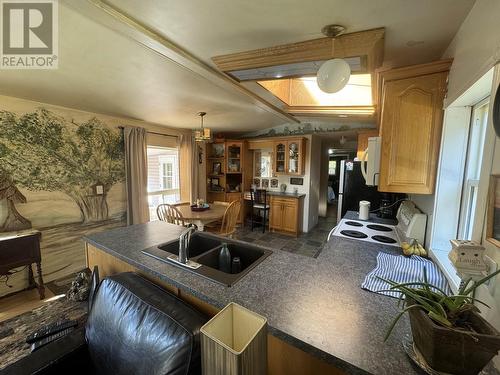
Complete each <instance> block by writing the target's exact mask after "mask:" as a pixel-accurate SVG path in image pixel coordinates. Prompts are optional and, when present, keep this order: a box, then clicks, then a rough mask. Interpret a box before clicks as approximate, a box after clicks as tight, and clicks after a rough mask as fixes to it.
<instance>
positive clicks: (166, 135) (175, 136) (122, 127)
mask: <svg viewBox="0 0 500 375" xmlns="http://www.w3.org/2000/svg"><path fill="white" fill-rule="evenodd" d="M118 129H120V130H123V129H125V127H124V126H119V127H118ZM146 133H148V134H155V135H162V136H164V137H172V138H179V136H178V135H170V134H163V133H156V132H149V131H147V130H146Z"/></svg>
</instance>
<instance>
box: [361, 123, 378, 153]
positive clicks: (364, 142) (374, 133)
mask: <svg viewBox="0 0 500 375" xmlns="http://www.w3.org/2000/svg"><path fill="white" fill-rule="evenodd" d="M370 137H378V130H370V131H365V132H359V133H358V154H357V157H358V159H361V158H362V157H363V155H364V153H365V150H366V148H367V147H368V138H370Z"/></svg>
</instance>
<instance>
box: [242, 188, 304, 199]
mask: <svg viewBox="0 0 500 375" xmlns="http://www.w3.org/2000/svg"><path fill="white" fill-rule="evenodd" d="M266 194H267V195H268V196H270V197H271V196H272V197H285V198H297V199H298V198H302V197H305V196H306V195H305V194H302V193H297V194H295V193H286V192H285V193H282V192H281V191H272V190H268V191H267V193H266ZM243 196H244V198H245V199H246V200H250V192H249V191H245V194H244V195H243Z"/></svg>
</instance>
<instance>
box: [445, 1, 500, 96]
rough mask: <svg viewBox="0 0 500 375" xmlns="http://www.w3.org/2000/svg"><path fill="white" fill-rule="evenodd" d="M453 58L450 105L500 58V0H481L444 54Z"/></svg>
mask: <svg viewBox="0 0 500 375" xmlns="http://www.w3.org/2000/svg"><path fill="white" fill-rule="evenodd" d="M449 57H451V58H453V59H454V60H453V65H452V67H451V71H450V77H449V83H448V95H447V98H446V102H445V103H446V105H448V104H450V103H452V102H454V101H455V100H456V99H457V98H458V97H459V96H460V95H462V94H463V93H464V92H465V91H466V90H467V89H468V88H469V87H470V86H472V84H473V83H474V82H476V81H477V80H478V79H479V78H481V77H482V76H483V75H484V74H485V73H486V72H487V71H488V70H489V69H491V67H492V66H494V65H495V63H497V62H498V61H500V1H498V0H477V1H476V3H475V4H474V7H473V8H472V9H471V11H470V13H469V15H468V16H467V17H466V19H465V20H464V22H463V23H462V26H461V27H460V29H459V30H458V32H457V34H456V35H455V37H454V39H453V41H452V42H451V44H450V46H449V47H448V49H447V50H446V52H445V53H444V55H443V58H449Z"/></svg>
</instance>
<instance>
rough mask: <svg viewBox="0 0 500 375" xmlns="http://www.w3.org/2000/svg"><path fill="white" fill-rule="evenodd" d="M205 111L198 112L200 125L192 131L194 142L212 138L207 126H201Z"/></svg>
mask: <svg viewBox="0 0 500 375" xmlns="http://www.w3.org/2000/svg"><path fill="white" fill-rule="evenodd" d="M206 114H207V113H206V112H198V116H200V120H201V127H200V129H198V130H195V132H194V140H195V141H196V142H206V141H209V140H210V139H211V138H212V135H211V131H210V129H209V128H204V127H203V117H204V116H205V115H206Z"/></svg>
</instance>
